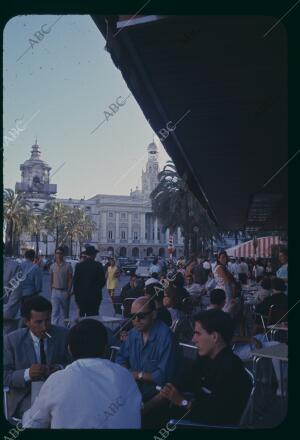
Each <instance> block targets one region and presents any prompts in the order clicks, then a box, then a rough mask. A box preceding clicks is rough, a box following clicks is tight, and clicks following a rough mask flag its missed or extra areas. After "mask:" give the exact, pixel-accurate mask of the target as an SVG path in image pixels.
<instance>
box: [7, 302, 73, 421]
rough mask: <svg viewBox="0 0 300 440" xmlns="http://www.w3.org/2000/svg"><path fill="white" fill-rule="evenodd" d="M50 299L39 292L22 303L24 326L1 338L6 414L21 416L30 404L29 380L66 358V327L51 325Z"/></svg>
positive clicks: (45, 374)
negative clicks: (6, 398) (2, 339)
mask: <svg viewBox="0 0 300 440" xmlns="http://www.w3.org/2000/svg"><path fill="white" fill-rule="evenodd" d="M51 312H52V305H51V303H50V302H49V301H48V300H47V299H46V298H44V297H42V296H36V297H32V298H28V299H27V300H25V301H24V303H23V304H22V307H21V314H22V317H23V318H24V322H25V325H26V328H22V329H19V330H15V331H14V332H12V333H9V334H8V335H6V336H5V339H4V384H5V385H6V386H8V387H9V393H8V416H9V417H13V416H14V417H21V416H22V414H23V412H24V411H25V410H27V409H28V408H29V407H30V404H31V382H34V381H43V380H45V379H46V378H47V377H48V376H49V375H51V374H52V373H53V372H55V371H57V370H58V369H61V368H63V367H64V366H65V365H66V364H67V363H68V362H69V360H70V359H69V355H68V351H67V335H68V330H67V329H66V328H64V327H58V326H55V325H51Z"/></svg>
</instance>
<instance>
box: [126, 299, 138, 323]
mask: <svg viewBox="0 0 300 440" xmlns="http://www.w3.org/2000/svg"><path fill="white" fill-rule="evenodd" d="M135 300H136V298H125V299H124V301H123V316H124V318H129V316H130V313H131V306H132V303H133V301H135Z"/></svg>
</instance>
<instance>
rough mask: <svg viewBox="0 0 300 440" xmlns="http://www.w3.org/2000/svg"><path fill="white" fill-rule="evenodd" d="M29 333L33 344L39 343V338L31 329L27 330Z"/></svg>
mask: <svg viewBox="0 0 300 440" xmlns="http://www.w3.org/2000/svg"><path fill="white" fill-rule="evenodd" d="M29 333H30V336H31V338H32V340H33V343H34V344H39V343H40V340H39V338H38V337H37V336H35V335H34V334H33V333H32V331H31V330H29Z"/></svg>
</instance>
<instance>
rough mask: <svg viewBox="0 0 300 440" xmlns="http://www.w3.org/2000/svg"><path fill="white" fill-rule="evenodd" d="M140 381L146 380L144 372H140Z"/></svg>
mask: <svg viewBox="0 0 300 440" xmlns="http://www.w3.org/2000/svg"><path fill="white" fill-rule="evenodd" d="M138 379H139V380H143V379H144V372H143V371H140V372H139V374H138Z"/></svg>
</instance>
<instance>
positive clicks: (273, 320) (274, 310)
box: [267, 305, 288, 325]
mask: <svg viewBox="0 0 300 440" xmlns="http://www.w3.org/2000/svg"><path fill="white" fill-rule="evenodd" d="M287 313H288V308H287V307H283V306H277V305H272V306H271V307H270V308H269V312H268V319H267V325H272V324H277V323H278V322H281V321H282V320H283V319H284V318H285V317H286V315H287Z"/></svg>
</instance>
